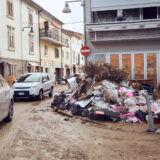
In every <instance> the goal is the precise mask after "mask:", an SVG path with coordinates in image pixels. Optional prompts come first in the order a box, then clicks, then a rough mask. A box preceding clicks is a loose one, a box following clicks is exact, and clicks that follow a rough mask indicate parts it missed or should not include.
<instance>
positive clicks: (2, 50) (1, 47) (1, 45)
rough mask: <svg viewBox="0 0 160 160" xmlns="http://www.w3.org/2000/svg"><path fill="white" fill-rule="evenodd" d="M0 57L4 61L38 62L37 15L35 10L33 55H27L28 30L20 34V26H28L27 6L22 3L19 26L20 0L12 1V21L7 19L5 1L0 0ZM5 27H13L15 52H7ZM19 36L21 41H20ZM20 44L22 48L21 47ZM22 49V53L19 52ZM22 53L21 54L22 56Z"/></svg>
mask: <svg viewBox="0 0 160 160" xmlns="http://www.w3.org/2000/svg"><path fill="white" fill-rule="evenodd" d="M0 6H3V9H0V57H1V58H6V59H16V60H22V59H23V60H27V61H35V62H40V56H39V27H38V14H37V12H36V10H35V9H33V10H34V12H33V14H34V16H33V23H34V27H33V28H34V35H35V38H34V44H35V45H34V50H35V52H34V55H29V36H28V33H29V31H30V29H25V30H24V31H23V33H22V26H23V27H27V26H28V4H27V3H25V2H23V4H22V19H23V20H22V24H21V16H20V14H21V0H13V13H14V17H13V19H11V18H8V17H7V1H6V0H0ZM21 25H22V26H21ZM7 26H11V27H14V28H15V30H14V34H15V50H14V51H10V50H8V33H7V32H8V31H7ZM21 34H23V36H22V40H21ZM22 42H23V43H22ZM21 44H22V46H21ZM21 47H23V52H21ZM22 53H23V54H22Z"/></svg>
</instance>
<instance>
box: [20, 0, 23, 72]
mask: <svg viewBox="0 0 160 160" xmlns="http://www.w3.org/2000/svg"><path fill="white" fill-rule="evenodd" d="M22 1H23V0H20V32H21V42H20V43H21V65H22V74H23V72H24V67H23V33H22Z"/></svg>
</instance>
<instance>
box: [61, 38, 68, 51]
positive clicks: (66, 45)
mask: <svg viewBox="0 0 160 160" xmlns="http://www.w3.org/2000/svg"><path fill="white" fill-rule="evenodd" d="M62 44H63V45H64V46H65V47H66V48H69V43H68V39H66V38H63V37H62Z"/></svg>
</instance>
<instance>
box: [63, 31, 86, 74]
mask: <svg viewBox="0 0 160 160" xmlns="http://www.w3.org/2000/svg"><path fill="white" fill-rule="evenodd" d="M66 31H67V32H69V33H70V34H71V35H72V37H71V57H72V59H71V65H72V67H71V73H72V75H74V74H78V73H81V72H82V66H84V64H85V58H84V56H83V55H82V54H81V52H80V50H81V48H82V46H83V45H84V36H83V34H81V33H78V32H74V31H70V30H66Z"/></svg>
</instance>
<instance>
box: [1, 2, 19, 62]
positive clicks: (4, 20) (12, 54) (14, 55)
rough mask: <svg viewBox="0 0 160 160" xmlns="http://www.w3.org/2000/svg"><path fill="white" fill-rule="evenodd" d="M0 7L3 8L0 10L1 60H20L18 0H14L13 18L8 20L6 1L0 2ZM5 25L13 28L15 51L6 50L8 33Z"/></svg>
mask: <svg viewBox="0 0 160 160" xmlns="http://www.w3.org/2000/svg"><path fill="white" fill-rule="evenodd" d="M0 3H1V4H0V6H3V9H1V10H0V13H1V14H0V20H1V22H0V25H1V29H0V32H1V33H0V34H1V35H0V41H1V43H0V44H1V55H0V56H1V58H9V59H21V47H20V43H21V39H20V33H21V30H20V25H19V21H20V15H19V0H14V6H13V8H14V11H13V13H14V17H13V19H10V18H8V17H7V1H6V0H0ZM7 25H8V26H11V27H14V28H15V31H14V33H15V51H9V50H8V33H7V32H8V31H7Z"/></svg>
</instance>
